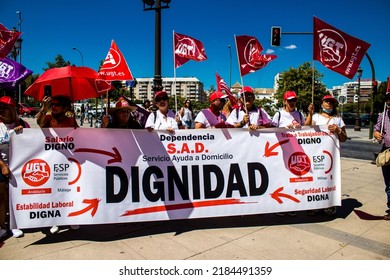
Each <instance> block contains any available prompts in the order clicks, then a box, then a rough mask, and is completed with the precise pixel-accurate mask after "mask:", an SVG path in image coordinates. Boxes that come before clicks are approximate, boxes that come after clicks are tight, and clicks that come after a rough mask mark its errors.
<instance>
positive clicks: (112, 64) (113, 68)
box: [99, 40, 134, 81]
mask: <svg viewBox="0 0 390 280" xmlns="http://www.w3.org/2000/svg"><path fill="white" fill-rule="evenodd" d="M99 77H100V78H101V79H102V80H106V81H124V80H134V78H133V75H132V74H131V71H130V68H129V66H128V65H127V62H126V59H125V57H124V56H123V54H122V53H121V51H120V50H119V48H118V46H117V45H116V44H115V42H114V40H112V41H111V47H110V49H109V50H108V53H107V56H106V59H105V60H104V62H103V65H102V67H101V68H100V70H99Z"/></svg>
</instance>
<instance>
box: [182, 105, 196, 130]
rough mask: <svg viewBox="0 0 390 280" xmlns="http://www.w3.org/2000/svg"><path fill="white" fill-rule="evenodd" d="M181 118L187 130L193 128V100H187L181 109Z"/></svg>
mask: <svg viewBox="0 0 390 280" xmlns="http://www.w3.org/2000/svg"><path fill="white" fill-rule="evenodd" d="M180 117H181V120H182V122H183V125H184V126H185V128H186V129H190V128H192V125H193V120H194V111H193V110H192V105H191V100H189V99H187V100H186V101H185V102H184V106H183V107H181V109H180Z"/></svg>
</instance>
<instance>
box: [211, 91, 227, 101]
mask: <svg viewBox="0 0 390 280" xmlns="http://www.w3.org/2000/svg"><path fill="white" fill-rule="evenodd" d="M226 97H227V94H225V93H223V92H220V91H214V92H213V93H212V94H210V97H209V99H210V102H213V101H214V100H216V99H219V98H226Z"/></svg>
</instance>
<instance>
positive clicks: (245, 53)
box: [236, 35, 277, 76]
mask: <svg viewBox="0 0 390 280" xmlns="http://www.w3.org/2000/svg"><path fill="white" fill-rule="evenodd" d="M236 47H237V53H238V61H239V64H240V73H241V76H244V75H246V74H248V73H252V72H255V71H257V70H259V69H261V68H263V67H265V66H266V65H267V64H268V62H270V61H271V60H274V59H275V58H276V57H277V56H276V55H274V54H261V52H262V51H263V46H262V45H261V44H260V42H259V41H257V39H256V38H255V37H252V36H246V35H242V36H236Z"/></svg>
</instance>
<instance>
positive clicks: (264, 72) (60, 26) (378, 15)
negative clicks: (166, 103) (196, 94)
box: [0, 0, 390, 89]
mask: <svg viewBox="0 0 390 280" xmlns="http://www.w3.org/2000/svg"><path fill="white" fill-rule="evenodd" d="M1 2H2V3H1V9H0V23H2V24H3V25H5V26H6V27H7V28H9V29H12V28H13V27H16V28H18V26H17V22H18V14H16V11H21V15H22V19H23V21H22V32H23V34H22V39H23V50H22V64H23V65H24V66H26V67H27V68H29V69H30V70H32V71H33V72H34V74H42V73H43V70H42V68H44V67H46V62H47V61H50V62H52V61H54V58H55V57H56V56H57V54H61V55H62V56H63V57H64V58H65V60H67V61H70V62H71V63H73V64H76V65H81V57H80V54H79V53H78V52H76V51H74V50H73V47H76V48H77V49H78V50H80V52H81V53H82V55H83V60H84V65H85V66H88V67H91V68H93V69H95V70H98V67H99V63H100V61H101V60H104V58H105V56H106V54H107V52H108V50H109V47H110V44H111V40H112V39H113V40H115V42H116V43H117V45H118V47H119V49H120V50H121V51H122V53H123V55H124V56H125V58H126V60H127V63H128V65H129V67H130V69H131V71H132V73H133V76H134V77H135V78H144V77H153V76H154V26H155V21H154V19H155V12H154V11H143V4H142V1H141V0H115V1H101V0H95V1H92V0H91V1H89V0H87V1H83V0H67V1H51V0H50V1H49V0H43V1H39V0H38V1H31V0H18V1H15V0H2V1H1ZM389 11H390V2H389V1H388V0H372V1H363V0H353V1H351V0H347V1H339V0H338V1H333V0H329V1H325V2H324V1H312V0H296V1H284V0H280V1H267V2H266V1H259V0H241V1H236V0H224V1H222V0H215V1H211V0H197V1H190V0H171V3H170V8H169V9H164V10H162V12H161V18H162V34H161V36H162V43H161V44H162V76H163V77H173V75H174V67H173V50H172V33H173V31H176V32H177V33H181V34H185V35H188V36H191V37H194V38H196V39H198V40H200V41H201V42H203V44H204V47H205V51H206V54H207V57H208V59H207V60H206V61H202V62H195V61H192V60H191V61H189V62H187V63H186V64H184V65H182V66H181V67H179V68H177V69H176V76H177V77H197V78H198V79H199V80H200V81H202V82H203V83H204V86H205V89H208V88H209V87H210V85H214V86H215V85H216V82H215V73H216V72H218V73H219V75H220V76H222V77H223V78H224V80H225V81H226V83H227V84H228V85H229V83H230V50H229V47H228V46H229V45H230V46H231V52H232V72H231V83H232V84H234V83H235V82H236V81H238V82H240V81H241V79H240V74H239V68H238V62H237V55H236V48H235V42H234V35H249V36H254V37H256V38H257V39H258V40H259V41H260V43H261V44H262V45H263V47H264V51H263V52H269V53H271V52H272V53H273V54H276V55H277V56H278V58H277V59H275V60H273V61H271V62H270V63H269V64H268V65H267V66H266V67H265V68H263V69H261V70H259V71H257V72H255V73H250V74H247V75H245V76H244V77H243V82H244V84H245V85H250V86H252V87H272V86H273V80H274V76H275V75H276V74H277V73H278V72H282V71H286V70H288V69H289V68H290V67H294V68H296V67H298V66H299V65H301V64H302V63H304V62H307V61H309V62H311V61H312V36H311V35H282V43H281V47H272V46H271V44H270V36H271V35H270V32H271V26H281V27H282V32H312V31H313V16H316V17H318V18H320V19H321V20H323V21H325V22H326V23H328V24H330V25H332V26H334V27H336V28H338V29H340V30H342V31H344V32H345V33H347V34H349V35H352V36H354V37H357V38H359V39H361V40H364V41H366V42H368V43H370V44H371V47H370V48H369V49H368V53H369V55H370V57H371V58H372V60H373V63H374V66H375V72H376V73H375V74H376V79H377V80H380V81H385V80H386V79H387V77H388V76H389V75H390V51H389V48H390V42H389V40H390V20H389V18H388V12H389ZM315 66H316V68H317V70H318V71H320V72H321V73H323V74H324V78H323V82H324V83H325V85H326V86H327V87H332V86H335V85H340V84H342V83H345V82H350V81H353V80H356V79H357V78H356V76H355V77H354V79H352V80H350V79H348V78H346V77H344V76H342V75H340V74H338V73H335V72H333V71H331V70H329V69H327V68H325V67H323V66H322V65H321V63H320V62H315ZM361 67H362V68H363V76H362V78H363V79H370V78H371V75H372V73H371V67H370V64H369V62H368V60H367V58H366V57H365V58H364V59H363V61H362V63H361Z"/></svg>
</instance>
